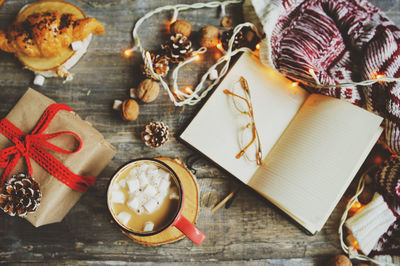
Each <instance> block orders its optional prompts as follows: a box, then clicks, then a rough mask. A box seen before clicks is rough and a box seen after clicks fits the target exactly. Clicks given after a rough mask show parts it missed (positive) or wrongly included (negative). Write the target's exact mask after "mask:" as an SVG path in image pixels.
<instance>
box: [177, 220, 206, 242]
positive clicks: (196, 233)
mask: <svg viewBox="0 0 400 266" xmlns="http://www.w3.org/2000/svg"><path fill="white" fill-rule="evenodd" d="M174 226H175V227H176V228H178V229H179V230H180V231H181V232H182V233H184V234H185V235H186V236H187V237H188V238H189V239H190V240H192V241H193V243H195V244H196V245H200V244H201V243H202V242H203V241H204V239H205V238H206V236H205V235H204V234H203V233H202V232H201V231H200V230H199V229H198V228H197V227H196V226H195V225H194V224H192V223H191V222H189V221H188V220H187V219H186V218H185V217H183V215H180V216H179V217H178V218H177V219H176V220H175V222H174Z"/></svg>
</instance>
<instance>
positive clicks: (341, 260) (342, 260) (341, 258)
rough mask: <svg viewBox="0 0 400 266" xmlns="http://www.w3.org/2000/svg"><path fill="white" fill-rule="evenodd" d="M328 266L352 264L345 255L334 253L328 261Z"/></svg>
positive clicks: (350, 265) (348, 265)
mask: <svg viewBox="0 0 400 266" xmlns="http://www.w3.org/2000/svg"><path fill="white" fill-rule="evenodd" d="M328 265H329V266H352V265H353V264H352V263H351V260H350V259H349V258H348V257H347V256H345V255H336V256H335V257H333V258H332V259H331V260H330V261H329V263H328Z"/></svg>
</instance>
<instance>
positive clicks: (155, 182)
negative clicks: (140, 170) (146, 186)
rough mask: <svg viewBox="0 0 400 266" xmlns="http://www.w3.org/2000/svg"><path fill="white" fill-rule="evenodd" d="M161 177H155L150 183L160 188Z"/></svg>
mask: <svg viewBox="0 0 400 266" xmlns="http://www.w3.org/2000/svg"><path fill="white" fill-rule="evenodd" d="M161 180H162V179H161V177H160V176H159V175H157V176H155V177H153V178H152V179H151V181H150V183H151V184H152V185H153V186H155V187H158V186H159V185H160V183H161Z"/></svg>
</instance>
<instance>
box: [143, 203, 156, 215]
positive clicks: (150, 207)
mask: <svg viewBox="0 0 400 266" xmlns="http://www.w3.org/2000/svg"><path fill="white" fill-rule="evenodd" d="M143 207H144V209H145V210H146V211H147V212H148V213H150V214H151V213H153V212H154V211H155V210H156V209H157V201H156V200H155V199H150V200H149V201H147V202H146V203H145V204H144V205H143Z"/></svg>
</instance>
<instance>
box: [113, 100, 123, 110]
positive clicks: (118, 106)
mask: <svg viewBox="0 0 400 266" xmlns="http://www.w3.org/2000/svg"><path fill="white" fill-rule="evenodd" d="M121 106H122V101H120V100H114V104H113V109H114V110H115V111H119V110H120V109H121Z"/></svg>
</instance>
